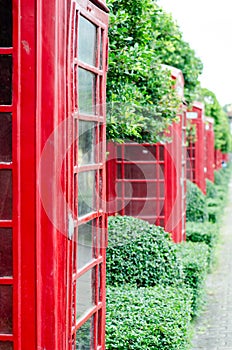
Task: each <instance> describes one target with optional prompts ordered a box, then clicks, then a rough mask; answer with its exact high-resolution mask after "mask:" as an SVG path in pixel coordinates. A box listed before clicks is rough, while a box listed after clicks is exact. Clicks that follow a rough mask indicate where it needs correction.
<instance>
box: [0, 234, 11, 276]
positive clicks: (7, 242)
mask: <svg viewBox="0 0 232 350" xmlns="http://www.w3.org/2000/svg"><path fill="white" fill-rule="evenodd" d="M12 274H13V271H12V229H11V228H0V277H10V276H12Z"/></svg>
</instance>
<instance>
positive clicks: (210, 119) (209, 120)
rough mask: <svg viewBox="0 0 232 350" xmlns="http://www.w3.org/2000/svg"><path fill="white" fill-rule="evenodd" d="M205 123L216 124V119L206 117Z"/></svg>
mask: <svg viewBox="0 0 232 350" xmlns="http://www.w3.org/2000/svg"><path fill="white" fill-rule="evenodd" d="M205 121H206V122H208V123H210V124H214V119H213V118H212V117H207V116H205Z"/></svg>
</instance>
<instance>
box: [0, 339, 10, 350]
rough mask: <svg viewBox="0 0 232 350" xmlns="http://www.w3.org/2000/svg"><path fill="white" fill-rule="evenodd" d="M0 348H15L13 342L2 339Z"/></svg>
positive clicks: (5, 349) (4, 349) (2, 349)
mask: <svg viewBox="0 0 232 350" xmlns="http://www.w3.org/2000/svg"><path fill="white" fill-rule="evenodd" d="M0 350H13V343H10V342H9V341H0Z"/></svg>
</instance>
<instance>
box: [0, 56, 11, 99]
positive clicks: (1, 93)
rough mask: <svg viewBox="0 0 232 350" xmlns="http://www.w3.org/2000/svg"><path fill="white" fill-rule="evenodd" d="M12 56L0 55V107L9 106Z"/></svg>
mask: <svg viewBox="0 0 232 350" xmlns="http://www.w3.org/2000/svg"><path fill="white" fill-rule="evenodd" d="M11 100H12V56H11V55H0V105H11Z"/></svg>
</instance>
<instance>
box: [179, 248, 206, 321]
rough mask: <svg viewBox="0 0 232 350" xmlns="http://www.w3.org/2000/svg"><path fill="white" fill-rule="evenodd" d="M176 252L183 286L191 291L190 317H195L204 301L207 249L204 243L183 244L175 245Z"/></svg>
mask: <svg viewBox="0 0 232 350" xmlns="http://www.w3.org/2000/svg"><path fill="white" fill-rule="evenodd" d="M177 251H178V254H179V257H180V259H181V260H182V264H183V269H184V275H185V277H184V281H185V284H186V286H187V287H189V288H191V289H192V294H193V299H192V316H196V315H198V313H199V311H200V309H201V307H202V304H203V299H204V282H205V278H206V275H207V272H208V260H209V248H208V246H207V245H206V244H205V243H193V242H184V243H180V244H178V245H177Z"/></svg>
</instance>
